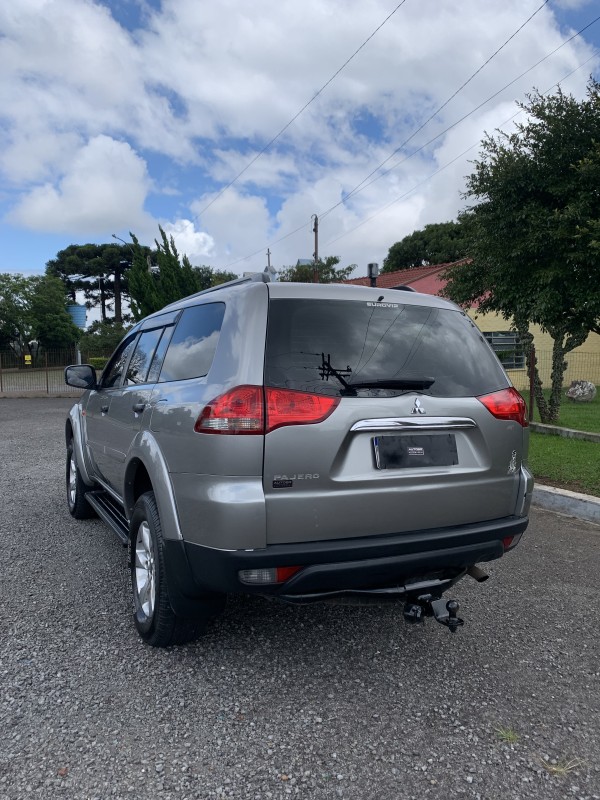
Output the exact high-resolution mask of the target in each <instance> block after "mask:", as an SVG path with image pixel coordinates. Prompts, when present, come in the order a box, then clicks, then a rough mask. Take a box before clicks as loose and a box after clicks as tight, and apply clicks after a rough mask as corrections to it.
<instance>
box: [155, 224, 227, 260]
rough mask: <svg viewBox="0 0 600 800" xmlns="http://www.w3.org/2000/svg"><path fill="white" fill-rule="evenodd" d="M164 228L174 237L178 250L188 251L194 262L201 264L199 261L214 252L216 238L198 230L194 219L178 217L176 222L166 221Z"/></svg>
mask: <svg viewBox="0 0 600 800" xmlns="http://www.w3.org/2000/svg"><path fill="white" fill-rule="evenodd" d="M163 230H164V231H165V233H166V234H167V236H168V237H171V236H172V237H173V239H174V240H175V241H176V246H177V250H178V251H179V252H180V253H186V254H187V256H188V257H189V259H190V261H191V262H192V264H196V265H199V263H198V262H201V261H202V259H204V260H206V259H207V258H210V257H211V256H212V254H213V253H214V248H215V242H214V239H213V238H212V236H209V235H208V234H207V233H204V232H203V231H198V230H196V227H195V225H194V222H193V221H192V220H189V219H177V220H175V222H165V223H164V225H163Z"/></svg>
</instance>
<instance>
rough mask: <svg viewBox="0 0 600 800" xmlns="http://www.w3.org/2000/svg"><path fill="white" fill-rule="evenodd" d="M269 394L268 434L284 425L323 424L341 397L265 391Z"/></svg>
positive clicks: (293, 391)
mask: <svg viewBox="0 0 600 800" xmlns="http://www.w3.org/2000/svg"><path fill="white" fill-rule="evenodd" d="M265 392H266V394H267V433H268V432H269V431H274V430H275V428H281V427H282V426H283V425H310V424H314V423H315V422H323V420H324V419H327V417H328V416H329V415H330V414H331V413H332V411H333V410H334V409H335V408H336V407H337V405H338V403H339V402H340V398H339V397H325V396H324V395H322V394H311V393H310V392H297V391H295V390H293V389H272V388H270V387H267V388H266V389H265Z"/></svg>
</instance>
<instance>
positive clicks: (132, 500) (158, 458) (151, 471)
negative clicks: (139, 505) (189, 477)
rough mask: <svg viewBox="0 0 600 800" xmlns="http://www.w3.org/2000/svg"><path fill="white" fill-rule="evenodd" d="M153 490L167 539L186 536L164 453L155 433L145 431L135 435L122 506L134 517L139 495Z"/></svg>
mask: <svg viewBox="0 0 600 800" xmlns="http://www.w3.org/2000/svg"><path fill="white" fill-rule="evenodd" d="M149 491H152V492H154V496H155V498H156V505H157V507H158V511H159V514H160V519H161V523H162V528H163V537H164V538H165V539H178V540H181V539H183V536H182V534H181V527H180V524H179V515H178V513H177V505H176V503H175V494H174V492H173V486H172V483H171V477H170V475H169V470H168V467H167V463H166V461H165V458H164V455H163V454H162V451H161V449H160V447H159V446H158V443H157V442H156V440H155V439H154V436H153V435H152V434H151V432H150V431H148V430H145V431H143V432H141V434H140V435H139V436H138V437H137V438H136V441H135V443H134V446H133V447H132V449H131V451H130V457H129V462H128V464H127V467H126V469H125V479H124V485H123V505H124V508H125V513H126V515H127V518H128V519H131V516H132V514H133V510H134V507H135V504H136V502H137V500H138V498H139V497H140V496H141V495H142V494H144V492H149Z"/></svg>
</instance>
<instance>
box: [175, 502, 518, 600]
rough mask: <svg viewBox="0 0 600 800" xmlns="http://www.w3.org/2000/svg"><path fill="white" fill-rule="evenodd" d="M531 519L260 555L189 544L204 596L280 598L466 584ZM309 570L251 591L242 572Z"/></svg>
mask: <svg viewBox="0 0 600 800" xmlns="http://www.w3.org/2000/svg"><path fill="white" fill-rule="evenodd" d="M527 524H528V518H527V517H507V518H504V519H501V520H493V521H491V522H484V523H479V524H476V525H463V526H460V527H456V528H440V529H434V530H429V531H426V532H423V531H419V532H415V533H402V534H392V535H387V536H378V537H364V538H357V539H342V540H330V541H324V542H306V543H303V544H294V545H271V546H269V547H266V548H263V549H257V550H216V549H213V548H208V547H202V546H201V545H196V544H191V543H189V542H186V543H176V542H173V543H170V546H175V545H177V544H182V546H183V547H184V549H185V554H186V557H187V558H186V560H187V562H188V564H189V566H190V570H191V576H192V581H193V583H194V584H195V585H196V586H197V587H198V589H199V590H200V591H214V592H226V593H246V594H261V595H265V594H268V595H272V596H274V597H277V596H281V597H284V596H287V597H290V596H300V595H302V596H306V595H310V594H319V593H323V592H343V591H344V590H347V591H352V590H360V589H377V588H382V587H388V586H402V585H405V584H407V583H413V582H415V581H419V580H433V581H435V580H448V579H450V580H451V579H452V578H456V577H460V576H461V575H462V574H463V573H464V571H465V570H466V569H468V568H469V567H470V566H472V565H473V564H476V563H480V562H484V561H492V560H494V559H496V558H500V557H501V556H502V555H503V554H504V552H505V546H504V544H503V540H504V539H506V538H508V537H514V536H517V535H518V534H521V533H523V531H524V530H525V529H526V527H527ZM296 565H302V566H303V569H302V570H300V572H298V573H296V574H295V575H294V576H293V577H292V578H290V579H289V580H287V581H286V582H285V583H283V584H278V585H267V586H264V585H263V586H249V585H246V584H244V583H242V582H241V581H240V580H239V577H238V573H239V571H240V570H249V569H250V570H251V569H262V568H267V567H285V566H296Z"/></svg>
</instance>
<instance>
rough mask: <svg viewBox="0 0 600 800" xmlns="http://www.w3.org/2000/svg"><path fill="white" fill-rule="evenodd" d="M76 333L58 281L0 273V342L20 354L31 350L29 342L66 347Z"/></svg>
mask: <svg viewBox="0 0 600 800" xmlns="http://www.w3.org/2000/svg"><path fill="white" fill-rule="evenodd" d="M79 334H80V331H79V328H77V326H76V325H75V324H74V323H73V321H72V319H71V317H70V316H69V313H68V312H67V309H66V294H65V290H64V286H63V284H62V282H61V281H60V280H58V279H57V278H53V277H51V276H41V275H35V276H32V277H28V278H25V277H23V276H22V275H11V274H2V275H0V340H1V341H0V343H3V344H5V345H8V346H10V348H11V349H12V350H13V351H14V352H15V353H16V354H17V355H19V356H20V355H21V354H22V353H25V352H28V353H32V351H33V344H32V343H33V342H37V343H38V344H40V345H42V347H45V348H46V349H53V348H63V347H69V346H71V345H72V344H74V343H75V342H76V341H77V339H78V338H79Z"/></svg>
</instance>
